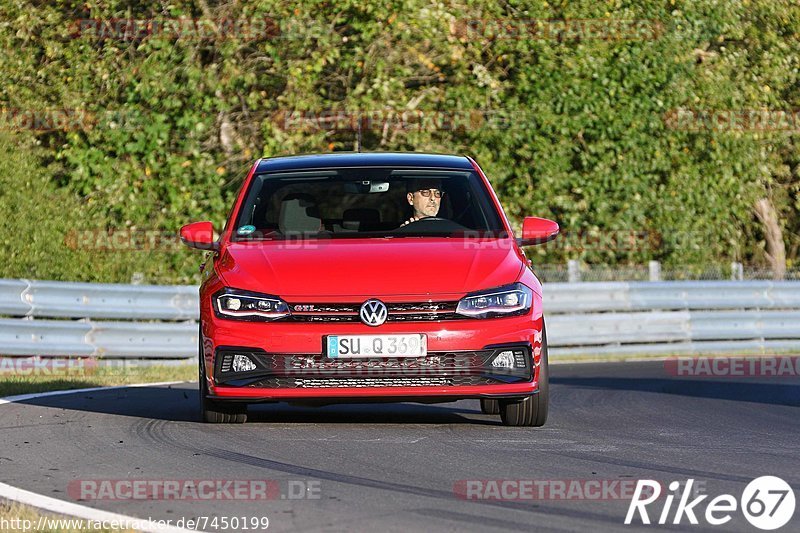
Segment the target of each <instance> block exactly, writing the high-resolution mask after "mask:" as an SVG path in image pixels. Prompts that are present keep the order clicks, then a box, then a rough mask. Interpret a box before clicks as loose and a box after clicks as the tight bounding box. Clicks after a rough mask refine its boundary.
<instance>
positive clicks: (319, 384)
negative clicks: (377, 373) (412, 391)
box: [248, 376, 502, 389]
mask: <svg viewBox="0 0 800 533" xmlns="http://www.w3.org/2000/svg"><path fill="white" fill-rule="evenodd" d="M493 383H495V384H496V383H502V382H501V381H498V380H494V379H491V378H486V377H482V376H454V377H437V376H417V377H402V376H399V377H386V378H347V377H341V378H336V377H328V378H323V377H273V378H267V379H263V380H259V381H256V382H253V383H250V384H248V386H249V387H256V388H262V387H265V388H277V389H320V388H370V387H437V386H438V387H452V386H464V385H489V384H493Z"/></svg>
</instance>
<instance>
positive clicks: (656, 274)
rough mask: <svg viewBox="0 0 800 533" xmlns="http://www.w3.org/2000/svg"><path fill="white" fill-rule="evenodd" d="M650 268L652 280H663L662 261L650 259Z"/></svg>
mask: <svg viewBox="0 0 800 533" xmlns="http://www.w3.org/2000/svg"><path fill="white" fill-rule="evenodd" d="M648 269H649V270H650V281H661V262H660V261H650V263H649V264H648Z"/></svg>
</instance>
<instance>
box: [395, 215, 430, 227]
mask: <svg viewBox="0 0 800 533" xmlns="http://www.w3.org/2000/svg"><path fill="white" fill-rule="evenodd" d="M423 218H425V217H411V218H409V219H408V220H406V221H405V222H403V223H402V224H400V227H401V228H402V227H403V226H408V225H409V224H411V223H412V222H416V221H417V220H422V219H423Z"/></svg>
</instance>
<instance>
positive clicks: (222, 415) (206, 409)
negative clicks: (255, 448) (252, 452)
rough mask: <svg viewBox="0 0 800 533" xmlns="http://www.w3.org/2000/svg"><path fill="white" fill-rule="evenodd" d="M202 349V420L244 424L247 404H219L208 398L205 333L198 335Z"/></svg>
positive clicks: (199, 355) (200, 387)
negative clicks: (204, 355) (204, 346)
mask: <svg viewBox="0 0 800 533" xmlns="http://www.w3.org/2000/svg"><path fill="white" fill-rule="evenodd" d="M198 335H199V338H200V349H199V350H198V353H197V356H198V358H199V360H200V362H199V370H198V379H199V381H200V386H199V387H198V389H199V392H200V394H199V396H200V398H199V399H200V420H201V421H202V422H206V423H209V424H243V423H245V422H246V421H247V404H245V403H242V404H238V403H224V402H217V401H214V400H212V399H210V398H209V397H208V382H206V372H205V368H206V365H205V364H204V361H205V358H204V357H203V333H202V331H201V332H199V333H198Z"/></svg>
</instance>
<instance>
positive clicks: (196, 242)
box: [181, 222, 219, 250]
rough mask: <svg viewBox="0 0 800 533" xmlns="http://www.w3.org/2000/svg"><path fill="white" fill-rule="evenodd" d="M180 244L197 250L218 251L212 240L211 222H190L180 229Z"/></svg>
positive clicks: (212, 229) (215, 243) (212, 228)
mask: <svg viewBox="0 0 800 533" xmlns="http://www.w3.org/2000/svg"><path fill="white" fill-rule="evenodd" d="M181 242H183V244H185V245H186V246H189V247H191V248H197V249H198V250H218V249H219V243H218V242H217V241H215V240H214V225H213V224H211V222H192V223H191V224H186V225H185V226H183V227H182V228H181Z"/></svg>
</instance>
